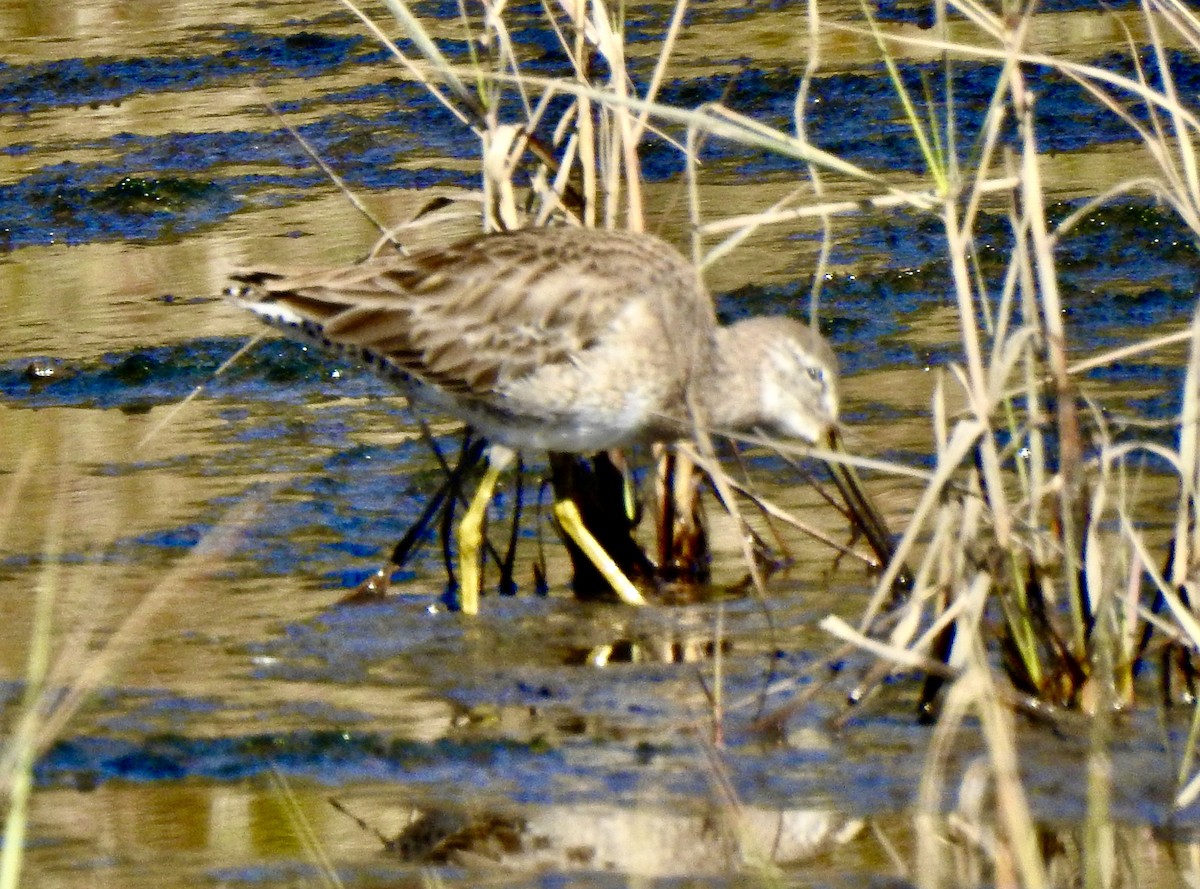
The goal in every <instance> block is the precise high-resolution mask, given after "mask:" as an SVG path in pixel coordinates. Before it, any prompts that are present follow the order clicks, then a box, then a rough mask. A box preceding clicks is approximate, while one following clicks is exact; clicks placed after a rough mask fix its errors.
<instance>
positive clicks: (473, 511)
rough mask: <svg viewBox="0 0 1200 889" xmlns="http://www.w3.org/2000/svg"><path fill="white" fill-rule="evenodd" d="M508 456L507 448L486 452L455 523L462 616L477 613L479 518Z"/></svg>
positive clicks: (509, 454)
mask: <svg viewBox="0 0 1200 889" xmlns="http://www.w3.org/2000/svg"><path fill="white" fill-rule="evenodd" d="M512 457H513V453H512V451H510V450H508V449H507V448H501V447H498V446H496V445H493V446H492V447H491V448H490V449H489V450H488V467H487V472H485V473H484V474H483V480H482V481H481V482H480V483H479V487H478V488H477V489H476V491H475V496H474V497H472V498H471V505H470V506H468V507H467V512H466V515H464V516H463V517H462V521H461V522H459V524H458V569H459V573H460V574H461V575H462V587H461V588H460V589H459V594H458V607H459V608H460V609H462V613H463V614H478V613H479V587H480V578H479V564H480V552H479V551H480V550H481V549H482V548H483V516H484V513H485V512H487V508H488V504H489V503H491V502H492V494H493V493H495V491H496V480H497V479H498V478H500V473H501V472H503V471H504V467H505V466H507V465H508V464H509V461H511V460H512Z"/></svg>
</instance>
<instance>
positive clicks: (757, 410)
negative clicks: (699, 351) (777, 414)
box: [692, 324, 762, 432]
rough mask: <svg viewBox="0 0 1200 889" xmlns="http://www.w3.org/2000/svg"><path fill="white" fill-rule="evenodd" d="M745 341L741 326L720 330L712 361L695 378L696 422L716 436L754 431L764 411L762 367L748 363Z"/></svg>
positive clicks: (709, 357)
mask: <svg viewBox="0 0 1200 889" xmlns="http://www.w3.org/2000/svg"><path fill="white" fill-rule="evenodd" d="M741 339H742V336H741V331H740V329H739V327H738V325H736V324H734V325H731V326H728V327H718V328H717V330H716V332H715V334H714V336H713V342H712V348H711V351H710V353H709V356H708V361H707V362H705V364H704V367H703V368H702V369H699V372H698V373H696V374H695V375H694V376H693V378H692V393H693V394H692V398H693V400H694V404H695V407H696V408H697V409H698V410H699V413H700V416H698V417H696V419H697V420H698V421H699V422H700V423H702V424H703V425H704V426H705V427H706V428H708V429H710V430H712V431H714V432H720V431H731V430H747V429H750V428H751V427H753V426H754V425H755V424H756V423H757V421H758V418H759V415H760V414H761V411H762V405H761V404H760V403H759V397H758V393H759V391H760V389H761V385H762V381H761V380H759V379H757V377H758V376H759V375H760V374H761V369H760V365H759V362H757V361H746V360H744V359H745V358H746V357H747V356H746V350H745V349H743V348H741V345H742V344H741ZM739 359H743V360H739Z"/></svg>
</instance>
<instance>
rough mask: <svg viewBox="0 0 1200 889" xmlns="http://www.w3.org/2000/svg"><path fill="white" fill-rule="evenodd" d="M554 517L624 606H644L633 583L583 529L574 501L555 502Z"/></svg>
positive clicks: (581, 519) (585, 529)
mask: <svg viewBox="0 0 1200 889" xmlns="http://www.w3.org/2000/svg"><path fill="white" fill-rule="evenodd" d="M554 515H555V517H557V518H558V523H559V524H560V525H562V529H563V530H564V531H566V532H567V535H568V536H569V537H570V538H571V539H572V540H574V541H575V544H576V546H578V547H579V548H580V549H581V550H583V554H584V555H585V556H587V557H588V558H589V559H590V560H591V562H592V564H593V565H595V566H596V570H598V571H599V572H600V574H601V575H602V576H603V577H604V579H605V580H607V581H608V583H609V585H610V586H611V587H612V588H613V590H614V591H615V592H616V594H617V595H618V596H620V597H621V601H622V602H624V603H625V604H626V605H645V604H646V600H645V599H643V598H642V594H641V593H639V592H638V591H637V587H635V586H634V585H633V582H632V581H631V580H630V579H629V578H628V577H626V576H625V575H624V574H622V573H621V569H620V568H618V567H617V563H616V562H614V561H613V560H612V556H610V555H609V554H608V553H606V552H605V551H604V547H602V546H601V545H600V543H599V541H597V540H596V538H595V537H593V536H592V532H591V531H589V530H588V529H587V528H586V527H584V524H583V516H581V515H580V514H579V507H578V506H576V505H575V503H574V501H572V500H559V501H557V502H556V503H555V504H554Z"/></svg>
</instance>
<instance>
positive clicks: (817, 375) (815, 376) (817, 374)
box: [808, 367, 822, 383]
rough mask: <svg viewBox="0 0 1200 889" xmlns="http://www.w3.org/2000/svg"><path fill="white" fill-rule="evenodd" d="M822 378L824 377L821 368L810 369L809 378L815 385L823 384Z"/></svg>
mask: <svg viewBox="0 0 1200 889" xmlns="http://www.w3.org/2000/svg"><path fill="white" fill-rule="evenodd" d="M821 376H822V374H821V368H819V367H810V368H809V369H808V378H809V379H810V380H812V381H813V382H814V383H819V382H821Z"/></svg>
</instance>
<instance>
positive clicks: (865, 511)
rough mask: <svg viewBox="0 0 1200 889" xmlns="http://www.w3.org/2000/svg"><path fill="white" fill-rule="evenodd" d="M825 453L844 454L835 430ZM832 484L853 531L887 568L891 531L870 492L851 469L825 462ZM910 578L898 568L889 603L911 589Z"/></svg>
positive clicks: (903, 568)
mask: <svg viewBox="0 0 1200 889" xmlns="http://www.w3.org/2000/svg"><path fill="white" fill-rule="evenodd" d="M829 450H831V451H835V452H837V453H839V454H845V453H846V447H845V445H844V444H843V443H842V437H841V435H840V434H839V433H838V431H837V430H836V429H830V430H829ZM825 465H826V467H828V469H829V474H830V475H832V476H833V483H834V484H835V485H837V489H838V492H839V493H840V494H841V495H842V500H844V501H845V503H846V510H847V513H848V514H849V517H850V520H851V521H852V522H853V523H854V527H855V529H856V530H857V531H858V532H859V533H860V534H862V535H863V538H864V539H865V540H866V541H867V544H868V545H869V546H870V547H871V550H872V552H874V553H875V556H876V558H878V559H879V563H880V564H881V565H889V564H891V562H892V559H894V558H895V556H896V547H895V545H894V544H893V543H892V532H891V531H890V530H889V529H888V526H887V522H886V521H884V518H883V513H881V512H880V511H879V507H877V506H876V505H875V501H874V500H873V499H872V498H871V494H870V492H869V491H868V490H867V488H866V486H865V485H863V483H862V479H860V478H859V477H858V473H857V472H856V471H855V469H854V467H853V466H851V465H849V464H848V463H844V462H842V461H840V460H838V461H834V460H827V461H825ZM912 584H913V575H912V572H911V571H910V570H909V569H908V566H907V565H901V566H900V570H899V571H898V572H897V573H896V581H895V583H893V584H892V604H897V603H899V602H901V601H903V600H904V599H905V598H906V597H907V595H908V593H909V592H910V591H911V590H912Z"/></svg>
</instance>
